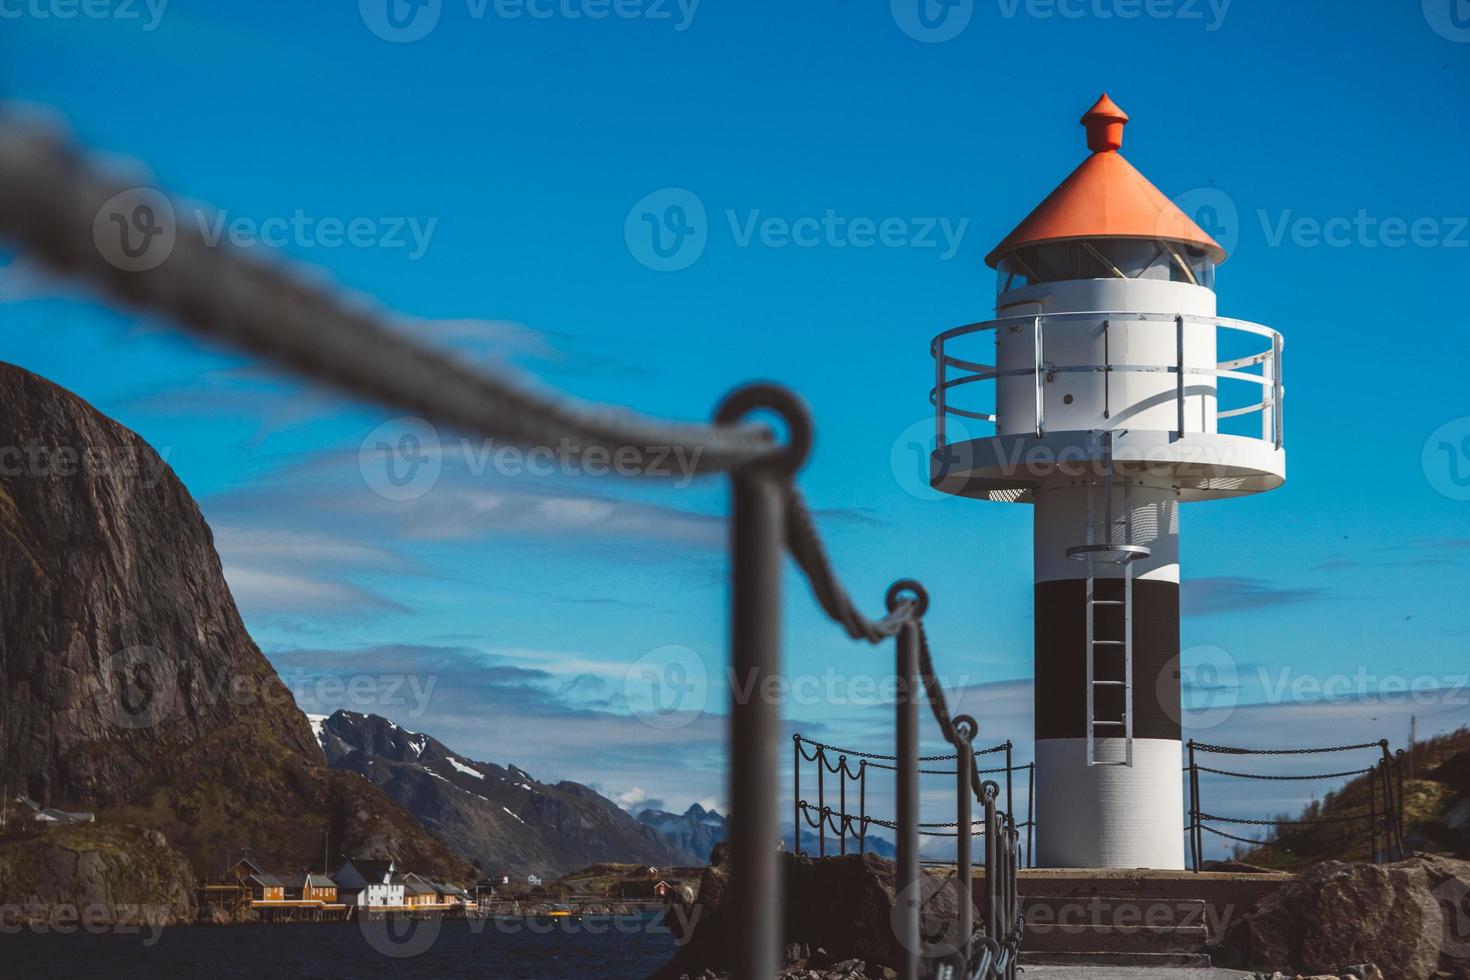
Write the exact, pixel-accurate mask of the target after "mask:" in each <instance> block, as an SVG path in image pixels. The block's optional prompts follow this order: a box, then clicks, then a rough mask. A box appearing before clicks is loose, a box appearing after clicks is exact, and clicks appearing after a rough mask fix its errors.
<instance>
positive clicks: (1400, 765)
mask: <svg viewBox="0 0 1470 980" xmlns="http://www.w3.org/2000/svg"><path fill="white" fill-rule="evenodd" d="M1394 759H1395V764H1394V772H1395V773H1396V774H1397V778H1398V809H1397V810H1396V811H1395V812H1394V820H1395V822H1396V824H1397V826H1398V830H1399V836H1398V848H1399V860H1400V861H1402V860H1404V859H1405V858H1406V857H1408V855H1407V854H1405V853H1404V752H1403V749H1400V750H1399V752H1398V755H1397V756H1395V757H1394Z"/></svg>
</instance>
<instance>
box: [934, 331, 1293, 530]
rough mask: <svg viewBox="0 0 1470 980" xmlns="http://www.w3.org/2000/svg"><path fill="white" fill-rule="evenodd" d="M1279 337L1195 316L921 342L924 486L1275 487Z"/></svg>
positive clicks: (1185, 490) (1219, 494) (1014, 494)
mask: <svg viewBox="0 0 1470 980" xmlns="http://www.w3.org/2000/svg"><path fill="white" fill-rule="evenodd" d="M1282 347H1283V342H1282V337H1281V334H1280V333H1278V332H1277V331H1275V330H1273V329H1271V328H1270V327H1265V326H1262V325H1260V324H1257V323H1250V322H1247V321H1244V320H1234V319H1229V318H1226V317H1218V316H1212V315H1211V316H1205V315H1200V314H1197V313H1196V314H1176V313H1141V312H1138V311H1127V312H1117V311H1112V312H1110V311H1094V312H1067V313H1041V314H1037V315H1025V316H1008V317H1002V318H1000V319H996V320H988V321H985V322H983V323H972V324H967V325H965V326H960V327H955V328H954V329H951V330H947V331H945V332H944V333H942V334H940V335H939V336H937V337H935V338H934V340H933V341H932V342H931V344H930V352H931V354H932V355H933V357H934V366H935V380H934V387H933V388H932V389H931V390H930V393H929V400H930V403H931V404H932V405H933V406H934V419H935V448H934V452H933V454H932V455H931V458H930V478H931V482H932V484H933V486H934V487H935V488H936V489H938V490H941V491H944V492H946V493H953V494H957V495H960V496H968V497H978V498H981V499H988V500H999V501H1007V502H1020V503H1029V502H1031V500H1032V496H1033V491H1034V490H1036V489H1037V488H1040V487H1053V486H1068V485H1077V484H1082V483H1089V482H1094V481H1096V480H1097V479H1098V478H1099V477H1100V476H1102V475H1104V474H1106V473H1111V474H1112V475H1114V476H1115V477H1121V478H1122V479H1125V480H1127V481H1129V482H1132V483H1135V484H1138V485H1143V486H1157V487H1163V488H1169V489H1174V490H1176V491H1177V492H1178V494H1179V499H1180V500H1181V501H1191V500H1210V499H1218V498H1224V497H1235V496H1242V495H1245V494H1252V493H1260V492H1262V491H1265V490H1270V489H1273V488H1275V487H1277V486H1280V485H1281V484H1282V483H1283V482H1284V481H1285V479H1286V451H1285V447H1284V441H1283V415H1282V399H1283V396H1284V394H1285V387H1284V385H1283V383H1282Z"/></svg>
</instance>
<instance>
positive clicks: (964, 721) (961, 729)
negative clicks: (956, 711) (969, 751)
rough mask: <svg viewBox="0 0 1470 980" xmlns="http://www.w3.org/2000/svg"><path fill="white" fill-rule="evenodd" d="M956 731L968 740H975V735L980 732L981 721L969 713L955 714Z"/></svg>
mask: <svg viewBox="0 0 1470 980" xmlns="http://www.w3.org/2000/svg"><path fill="white" fill-rule="evenodd" d="M954 733H955V735H956V736H958V737H959V738H962V739H964V740H965V741H966V742H971V741H974V739H975V736H976V735H978V734H980V723H979V722H978V721H976V720H975V719H974V718H972V717H970V716H969V715H955V717H954Z"/></svg>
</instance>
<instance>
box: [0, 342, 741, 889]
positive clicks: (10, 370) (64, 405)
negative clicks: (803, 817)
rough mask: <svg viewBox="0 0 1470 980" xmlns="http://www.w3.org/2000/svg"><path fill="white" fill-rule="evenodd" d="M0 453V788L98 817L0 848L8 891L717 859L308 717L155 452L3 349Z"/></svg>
mask: <svg viewBox="0 0 1470 980" xmlns="http://www.w3.org/2000/svg"><path fill="white" fill-rule="evenodd" d="M0 447H15V448H16V449H17V450H18V454H14V453H13V454H11V455H9V456H7V460H8V462H7V465H6V466H5V467H4V468H3V469H0V609H3V610H4V615H3V617H0V795H3V797H4V798H5V799H7V800H10V799H13V798H14V797H17V796H24V797H26V798H28V799H29V800H33V801H35V802H36V803H37V804H38V805H40V806H45V807H54V808H57V809H61V810H66V811H77V812H90V813H94V814H95V815H96V824H92V825H88V824H84V825H77V826H71V827H59V828H57V829H54V830H52V831H50V832H49V833H47V834H45V835H43V836H40V837H33V836H26V837H25V838H24V839H19V838H17V837H16V836H15V835H8V836H7V837H6V838H5V839H3V840H0V905H3V904H4V903H6V902H9V901H12V900H15V901H23V900H25V898H26V896H28V895H45V896H50V897H51V900H55V901H61V902H66V901H71V902H72V903H74V904H79V903H82V902H85V901H92V900H93V899H94V898H95V897H96V896H98V895H107V894H126V895H128V896H131V898H130V899H129V900H138V899H140V898H141V899H142V900H145V901H146V900H147V899H148V898H149V895H147V894H141V893H140V892H139V890H138V889H139V877H138V875H137V874H136V872H135V871H134V872H128V871H125V870H124V869H125V868H126V867H128V866H131V867H133V868H134V869H136V868H137V867H139V866H141V864H140V862H141V863H144V864H147V866H149V867H152V868H155V869H160V870H158V873H157V874H155V875H153V876H152V878H157V879H158V881H157V882H156V884H157V887H156V888H155V889H154V892H155V893H156V895H155V897H160V898H161V899H162V898H163V897H165V895H166V898H167V904H168V906H169V907H170V908H173V909H175V911H176V915H177V916H178V917H180V918H183V917H187V916H188V915H189V913H190V909H191V906H192V903H193V900H194V883H195V882H196V881H197V880H200V879H204V878H208V877H213V876H217V875H219V874H220V873H222V872H223V870H224V869H225V868H226V867H228V866H229V864H230V862H231V861H232V860H233V859H237V858H239V857H240V856H241V855H242V854H249V855H250V856H252V857H254V858H255V859H256V861H257V862H259V863H260V864H261V865H262V866H263V867H266V868H269V869H273V870H280V871H288V870H297V869H312V870H316V869H319V868H321V867H323V866H324V865H326V866H328V867H336V866H338V864H337V863H338V862H341V861H343V860H345V859H346V858H348V857H356V858H368V859H382V858H387V857H392V858H394V859H396V860H397V861H398V863H399V865H400V866H401V867H404V868H407V869H411V870H414V871H417V872H419V873H421V874H424V875H425V876H428V877H432V878H434V879H438V880H444V881H454V882H465V883H467V882H469V881H472V880H473V878H474V876H475V875H476V874H477V873H478V871H483V872H485V873H496V872H498V873H503V874H511V873H522V872H524V873H537V874H541V875H555V874H559V873H562V872H565V871H571V870H575V869H578V868H581V867H584V866H586V865H590V864H594V863H598V862H639V863H648V864H651V865H656V866H667V865H690V864H700V863H703V862H704V860H705V859H706V858H707V857H708V848H707V847H705V844H706V843H708V841H709V840H711V839H712V837H710V836H708V835H706V836H703V837H701V836H700V835H699V834H698V833H695V832H694V831H690V832H688V833H683V832H680V833H674V834H666V833H664V832H662V831H661V830H660V829H659V828H656V827H654V826H651V825H650V823H649V822H648V821H646V820H644V821H640V820H638V819H635V818H634V817H633V816H631V815H629V814H628V813H626V812H625V811H623V810H622V809H621V808H619V807H618V806H617V805H616V804H615V803H613V802H612V801H611V800H608V799H606V798H604V797H602V796H600V795H599V794H598V793H596V792H595V791H594V790H592V789H591V788H589V787H587V786H583V785H581V784H578V783H574V782H566V781H563V782H558V783H554V784H551V783H543V782H541V781H539V780H537V779H535V778H534V777H532V776H531V775H530V774H529V773H526V772H525V771H523V770H521V769H518V768H516V767H515V766H499V765H493V764H490V763H484V762H478V761H475V760H472V759H469V758H468V757H466V756H463V755H460V754H458V753H455V752H453V751H451V750H450V749H448V748H447V747H446V746H444V745H443V744H442V743H440V742H438V741H437V740H435V739H433V738H431V737H429V736H427V735H422V734H417V733H413V732H409V731H407V730H405V729H403V728H400V727H399V726H397V725H395V724H394V723H393V722H391V721H388V720H386V719H383V718H378V717H375V716H371V715H361V714H351V713H348V712H338V713H337V714H335V715H333V716H331V717H329V718H316V719H312V720H310V721H309V720H308V718H307V716H306V715H305V714H303V713H302V712H301V710H300V709H299V708H298V707H297V706H296V704H295V701H294V699H293V697H292V695H291V692H290V690H289V689H288V688H287V687H286V685H285V684H284V683H283V682H282V681H281V679H280V677H279V676H278V675H277V674H276V672H275V670H274V668H273V667H272V666H271V664H270V662H269V661H268V660H267V659H266V658H265V656H264V655H263V654H262V653H261V651H260V649H259V647H257V645H256V644H255V642H254V641H253V640H252V639H251V637H250V635H249V633H248V632H247V630H246V628H245V625H244V622H243V621H242V619H241V617H240V613H239V611H238V610H237V608H236V606H235V602H234V599H233V597H232V596H231V595H230V591H229V589H228V587H227V585H226V583H225V579H224V575H223V572H222V569H221V564H220V559H219V555H218V554H217V553H216V551H215V548H214V538H213V534H212V532H211V531H210V528H209V526H208V524H207V523H206V522H205V520H204V517H203V515H202V514H201V513H200V510H199V507H198V505H197V504H196V503H195V501H194V500H193V498H192V497H191V496H190V495H189V492H188V491H187V490H186V489H185V487H184V485H183V484H182V483H181V482H180V480H179V479H178V477H177V476H176V475H175V474H174V472H173V471H172V469H170V468H169V466H168V465H167V463H166V462H165V461H164V460H163V459H162V458H161V457H160V456H159V455H158V453H156V452H155V451H154V450H153V449H152V447H150V446H149V445H148V444H147V443H146V442H144V441H143V440H142V439H141V438H139V437H138V436H137V435H136V434H135V433H133V432H131V431H129V430H128V429H126V428H125V427H123V426H122V425H119V424H118V423H117V422H115V421H113V420H111V419H109V418H107V417H105V416H104V415H102V414H101V413H99V412H98V411H96V410H95V409H94V408H92V407H91V406H90V405H88V404H87V403H86V402H84V401H83V400H82V399H80V398H78V397H76V396H75V395H73V394H71V393H70V392H67V391H65V390H64V389H62V388H60V387H58V386H56V385H54V384H52V383H51V382H49V381H46V380H45V379H43V378H40V377H38V376H36V375H34V374H32V373H30V372H28V371H25V370H22V369H20V368H18V367H15V366H14V365H8V364H3V363H0ZM16 460H19V461H20V462H19V465H10V463H13V462H15V461H16ZM9 809H11V810H14V809H15V808H14V807H11V808H9ZM3 813H4V811H3V809H0V822H3V820H4V815H3ZM12 815H13V814H12ZM696 848H698V849H699V850H698V851H697V850H696ZM130 861H131V865H129V862H130ZM475 864H478V866H479V868H478V869H477V868H476V867H475V866H474V865H475ZM191 875H192V876H193V877H192V879H191V877H190V876H191ZM152 878H150V880H152ZM164 879H166V881H165V880H164ZM88 896H91V898H89V897H88Z"/></svg>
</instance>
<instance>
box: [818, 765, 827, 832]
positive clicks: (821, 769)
mask: <svg viewBox="0 0 1470 980" xmlns="http://www.w3.org/2000/svg"><path fill="white" fill-rule="evenodd" d="M826 784H827V750H826V749H817V857H819V858H824V857H826V856H827V789H826Z"/></svg>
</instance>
